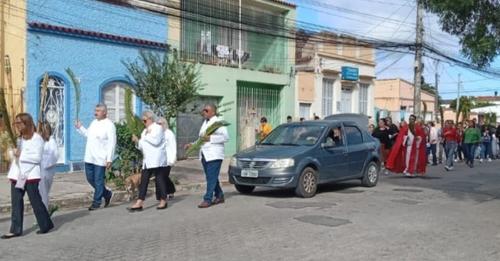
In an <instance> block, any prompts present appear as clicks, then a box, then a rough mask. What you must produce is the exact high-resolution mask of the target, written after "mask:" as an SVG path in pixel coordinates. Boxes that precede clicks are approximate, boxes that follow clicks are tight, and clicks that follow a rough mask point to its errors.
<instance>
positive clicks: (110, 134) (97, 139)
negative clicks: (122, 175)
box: [78, 118, 116, 167]
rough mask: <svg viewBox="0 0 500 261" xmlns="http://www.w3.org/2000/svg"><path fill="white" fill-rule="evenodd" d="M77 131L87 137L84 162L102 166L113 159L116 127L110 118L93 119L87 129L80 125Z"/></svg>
mask: <svg viewBox="0 0 500 261" xmlns="http://www.w3.org/2000/svg"><path fill="white" fill-rule="evenodd" d="M78 133H80V134H81V135H83V136H84V137H87V145H86V146H85V158H84V161H85V162H86V163H91V164H94V165H97V166H103V167H104V166H106V163H107V162H112V161H113V157H114V154H115V147H116V128H115V124H114V123H113V122H112V121H111V120H110V119H108V118H106V119H102V120H97V119H95V120H93V121H92V123H90V126H89V128H88V129H85V127H83V126H81V127H80V128H79V129H78Z"/></svg>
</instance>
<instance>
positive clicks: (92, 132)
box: [75, 104, 116, 211]
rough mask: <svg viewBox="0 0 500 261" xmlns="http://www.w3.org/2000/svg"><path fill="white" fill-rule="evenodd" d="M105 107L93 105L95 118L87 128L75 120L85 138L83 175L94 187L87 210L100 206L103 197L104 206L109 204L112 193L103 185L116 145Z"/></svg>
mask: <svg viewBox="0 0 500 261" xmlns="http://www.w3.org/2000/svg"><path fill="white" fill-rule="evenodd" d="M107 113H108V110H107V107H106V105H104V104H97V105H96V106H95V111H94V116H95V119H94V120H93V121H92V123H90V126H89V128H88V129H86V128H85V127H83V126H82V123H81V122H80V121H79V120H77V121H76V123H75V127H76V129H77V131H78V133H80V134H81V135H82V136H84V137H86V138H87V144H86V146H85V157H84V161H85V175H86V176H87V181H88V182H89V184H90V185H91V186H92V187H93V188H94V189H95V191H94V199H93V201H92V205H91V206H90V207H89V211H92V210H96V209H98V208H100V207H101V200H102V198H104V207H107V206H109V203H110V202H111V197H112V196H113V193H112V192H111V190H108V189H107V188H106V186H105V185H104V177H105V173H106V169H109V168H110V167H111V163H112V162H113V156H114V153H115V147H116V129H115V124H114V123H113V122H112V121H111V120H110V119H108V118H107Z"/></svg>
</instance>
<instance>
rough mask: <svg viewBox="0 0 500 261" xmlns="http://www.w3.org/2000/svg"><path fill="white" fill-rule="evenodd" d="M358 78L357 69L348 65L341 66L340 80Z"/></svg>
mask: <svg viewBox="0 0 500 261" xmlns="http://www.w3.org/2000/svg"><path fill="white" fill-rule="evenodd" d="M358 79H359V69H358V68H354V67H349V66H342V80H347V81H357V80H358Z"/></svg>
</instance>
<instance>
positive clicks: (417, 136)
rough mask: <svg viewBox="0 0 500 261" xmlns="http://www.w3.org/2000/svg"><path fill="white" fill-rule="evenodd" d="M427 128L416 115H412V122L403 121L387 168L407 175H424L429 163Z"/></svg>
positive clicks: (388, 159)
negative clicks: (426, 147) (426, 149)
mask: <svg viewBox="0 0 500 261" xmlns="http://www.w3.org/2000/svg"><path fill="white" fill-rule="evenodd" d="M425 136H426V135H425V130H424V128H423V126H422V123H421V122H417V118H416V117H415V115H410V122H409V123H408V124H406V123H403V126H402V127H401V129H400V130H399V135H398V136H397V138H396V142H395V143H394V145H393V147H392V150H391V153H390V154H389V157H388V158H387V163H386V168H387V169H388V170H390V171H392V172H395V173H403V174H404V175H405V176H409V177H414V176H415V175H417V174H418V175H421V176H423V175H424V174H425V168H426V165H427V156H426V152H425V140H426V139H425Z"/></svg>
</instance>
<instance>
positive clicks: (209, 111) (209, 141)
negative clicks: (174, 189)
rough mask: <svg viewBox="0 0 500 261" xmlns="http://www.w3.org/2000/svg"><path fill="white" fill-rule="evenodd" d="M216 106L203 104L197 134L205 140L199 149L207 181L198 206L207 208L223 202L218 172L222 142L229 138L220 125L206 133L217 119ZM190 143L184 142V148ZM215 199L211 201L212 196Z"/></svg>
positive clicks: (222, 154)
mask: <svg viewBox="0 0 500 261" xmlns="http://www.w3.org/2000/svg"><path fill="white" fill-rule="evenodd" d="M216 114H217V107H216V106H215V105H214V104H207V105H205V106H204V108H203V111H202V115H203V118H204V119H205V120H204V121H203V124H202V125H201V129H200V132H199V136H200V137H202V138H203V141H204V142H205V143H204V144H203V146H202V147H201V149H200V160H201V163H202V165H203V170H204V171H205V178H206V181H207V191H206V193H205V196H204V197H203V202H201V203H200V204H199V205H198V207H199V208H208V207H210V206H211V205H215V204H222V203H224V193H223V192H222V188H221V186H220V183H219V173H220V168H221V165H222V160H223V159H224V143H226V142H227V141H228V140H229V135H228V133H227V128H226V127H224V126H222V127H220V128H218V129H217V130H216V131H215V132H214V133H213V134H212V135H206V134H205V133H206V131H207V128H209V127H210V126H211V125H212V124H214V123H215V122H218V121H219V118H218V117H217V116H216ZM191 146H192V144H186V145H185V146H184V149H188V148H189V147H191ZM214 196H215V199H214V200H213V201H212V199H213V197H214Z"/></svg>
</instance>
